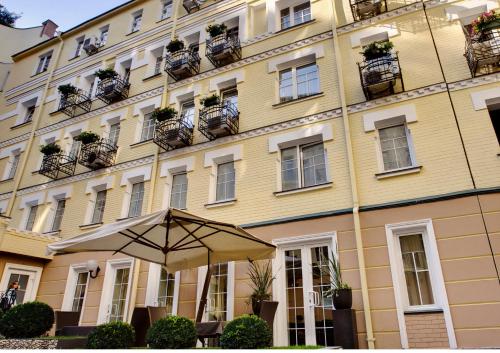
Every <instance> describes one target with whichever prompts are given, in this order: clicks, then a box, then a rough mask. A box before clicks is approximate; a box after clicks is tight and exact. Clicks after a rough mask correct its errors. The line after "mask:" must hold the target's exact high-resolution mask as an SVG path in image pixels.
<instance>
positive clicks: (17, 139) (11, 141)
mask: <svg viewBox="0 0 500 353" xmlns="http://www.w3.org/2000/svg"><path fill="white" fill-rule="evenodd" d="M29 138H30V133H29V132H27V133H25V134H23V135H20V136H17V137H14V138H11V139H8V140H5V141H2V142H0V148H3V147H6V146H10V145H13V144H15V143H18V142H22V141H26V140H28V139H29Z"/></svg>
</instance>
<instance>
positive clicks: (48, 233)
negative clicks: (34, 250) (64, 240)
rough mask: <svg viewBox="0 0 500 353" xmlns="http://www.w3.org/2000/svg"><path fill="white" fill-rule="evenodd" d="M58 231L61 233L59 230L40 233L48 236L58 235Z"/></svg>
mask: <svg viewBox="0 0 500 353" xmlns="http://www.w3.org/2000/svg"><path fill="white" fill-rule="evenodd" d="M59 233H61V231H60V230H54V231H52V230H51V231H50V232H43V233H42V235H48V236H51V237H60V235H59Z"/></svg>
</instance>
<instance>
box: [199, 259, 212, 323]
mask: <svg viewBox="0 0 500 353" xmlns="http://www.w3.org/2000/svg"><path fill="white" fill-rule="evenodd" d="M212 273H213V265H211V264H210V251H209V252H208V265H207V275H206V276H205V282H204V283H203V290H202V291H201V297H200V305H199V307H198V312H197V314H196V322H201V320H202V319H203V311H204V310H205V306H206V305H207V295H208V288H209V287H210V278H211V277H212Z"/></svg>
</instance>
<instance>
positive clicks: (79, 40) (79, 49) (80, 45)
mask: <svg viewBox="0 0 500 353" xmlns="http://www.w3.org/2000/svg"><path fill="white" fill-rule="evenodd" d="M84 46H85V36H81V37H78V38H77V39H76V49H75V55H73V57H74V58H77V57H79V56H80V55H82V51H83V47H84Z"/></svg>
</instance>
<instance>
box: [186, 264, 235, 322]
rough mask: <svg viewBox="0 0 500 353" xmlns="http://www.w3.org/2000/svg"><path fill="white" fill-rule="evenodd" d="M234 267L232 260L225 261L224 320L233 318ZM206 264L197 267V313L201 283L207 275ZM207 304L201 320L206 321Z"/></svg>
mask: <svg viewBox="0 0 500 353" xmlns="http://www.w3.org/2000/svg"><path fill="white" fill-rule="evenodd" d="M235 268H236V264H235V262H234V261H229V262H228V263H227V302H226V309H227V315H226V316H227V317H226V321H231V320H233V319H234V299H235V298H234V287H235V278H234V277H235ZM207 270H208V267H207V266H201V267H198V283H197V286H196V312H195V315H197V314H198V308H199V307H200V299H201V292H202V291H203V285H204V283H205V277H206V276H207ZM208 295H209V293H207V305H208ZM207 305H205V308H204V311H203V318H202V322H206V321H207Z"/></svg>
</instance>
